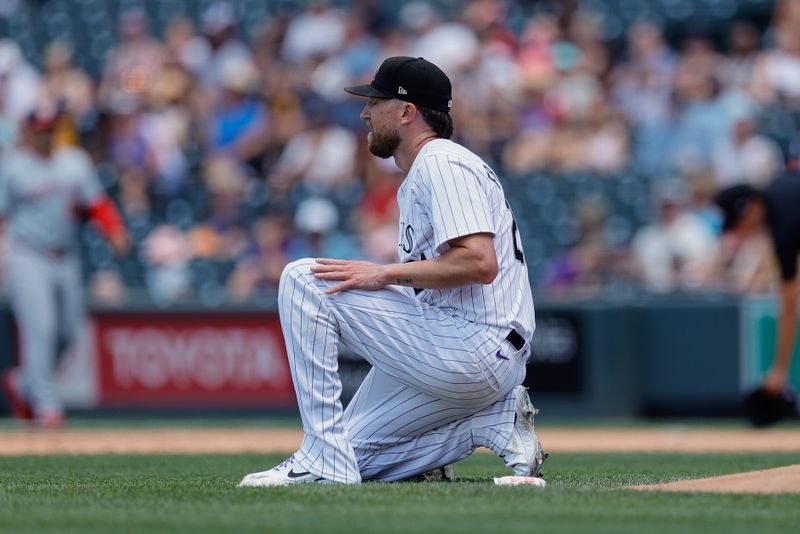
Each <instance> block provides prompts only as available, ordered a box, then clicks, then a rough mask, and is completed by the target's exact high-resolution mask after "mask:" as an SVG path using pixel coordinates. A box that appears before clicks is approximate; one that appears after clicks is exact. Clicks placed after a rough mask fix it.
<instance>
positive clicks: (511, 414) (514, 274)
mask: <svg viewBox="0 0 800 534" xmlns="http://www.w3.org/2000/svg"><path fill="white" fill-rule="evenodd" d="M345 90H346V91H347V92H349V93H352V94H355V95H359V96H362V97H365V98H367V99H368V100H367V102H366V105H365V106H364V109H363V111H362V112H361V118H362V119H364V120H365V121H366V123H367V126H368V127H369V134H368V137H367V140H368V143H369V149H370V152H372V154H374V155H376V156H378V157H381V158H389V157H392V156H393V157H394V159H395V162H396V164H397V166H398V167H399V168H400V169H402V170H403V172H404V173H405V175H406V177H405V180H404V182H403V184H402V185H401V187H400V190H399V192H398V195H397V196H398V203H399V207H400V223H399V226H400V232H399V236H400V237H399V242H398V245H397V247H398V254H399V260H400V262H399V263H396V264H392V265H376V264H373V263H369V262H364V261H347V260H332V259H316V260H313V259H304V260H299V261H296V262H294V263H291V264H289V265H288V266H287V267H286V269H285V270H284V271H283V275H282V277H281V282H280V297H279V299H280V301H279V302H280V304H279V306H280V318H281V325H282V327H283V332H284V336H285V338H286V348H287V351H288V355H289V365H290V367H291V372H292V379H293V380H294V386H295V391H296V394H297V401H298V404H299V406H300V414H301V416H302V420H303V430H304V433H305V435H304V438H303V441H302V444H301V446H300V449H299V450H298V451H297V452H296V453H294V454H293V455H291V456H290V457H289V458H287V459H286V460H285V461H284V462H282V463H281V464H279V465H277V466H275V467H274V468H272V469H270V470H268V471H262V472H258V473H252V474H250V475H247V476H246V477H245V478H244V479H243V480H242V481H241V483H240V484H239V485H240V486H255V487H258V486H282V485H287V484H297V483H324V482H341V483H346V484H357V483H360V482H361V481H364V480H383V481H391V480H402V479H406V478H410V477H414V476H417V475H421V474H425V473H428V472H431V471H439V472H446V473H447V474H448V476H449V474H450V473H451V472H452V471H451V470H449V469H446V468H448V467H449V466H450V465H451V464H452V463H454V462H457V461H459V460H461V459H463V458H466V457H467V456H469V455H470V454H471V453H472V451H473V450H475V448H476V447H488V448H489V449H491V450H492V451H494V452H495V453H496V454H497V455H498V456H500V457H501V458H502V459H503V460H504V461H505V463H506V465H507V466H508V467H510V468H511V469H512V470H513V473H514V474H515V475H517V476H522V477H536V476H537V475H539V474H540V472H541V466H542V461H543V459H544V456H545V455H543V453H542V447H541V445H540V443H539V440H538V439H537V437H536V434H535V432H534V426H533V416H534V415H535V413H536V410H535V408H534V407H533V406H532V405H531V401H530V399H529V397H528V393H527V391H526V389H525V388H524V387H522V386H521V385H520V384H521V383H522V380H523V378H524V376H525V363H526V360H527V358H528V355H529V353H530V341H531V337H532V335H533V331H534V309H533V298H532V294H531V287H530V282H529V278H528V270H527V267H526V265H525V255H524V253H523V250H522V247H521V245H520V237H519V234H518V231H517V225H516V223H515V222H514V217H513V214H512V213H511V209H510V208H509V205H508V203H507V202H506V199H505V196H504V193H503V188H502V187H501V185H500V182H499V180H498V178H497V176H496V175H495V174H494V172H493V171H492V169H491V168H489V166H488V165H486V163H484V162H483V161H482V160H481V159H480V158H479V157H478V156H476V155H475V154H473V153H472V152H470V151H469V150H467V149H465V148H464V147H462V146H460V145H458V144H456V143H454V142H453V141H450V140H449V138H450V137H451V135H452V132H453V122H452V118H451V116H450V114H449V111H450V106H451V104H452V100H451V84H450V80H449V79H448V77H447V76H446V75H445V73H444V72H442V71H441V70H440V69H439V68H438V67H437V66H435V65H433V64H432V63H430V62H428V61H426V60H424V59H422V58H411V57H392V58H389V59H387V60H386V61H384V62H383V64H382V65H381V66H380V68H379V69H378V71H377V73H376V74H375V79H374V80H373V81H372V83H370V84H369V85H364V86H358V87H348V88H346V89H345ZM340 342H341V343H344V344H345V345H347V346H348V347H350V348H351V349H352V350H354V351H355V352H357V353H359V354H361V355H362V356H363V357H364V358H366V359H367V360H368V361H369V363H371V364H372V366H373V369H372V370H371V371H370V373H369V374H368V375H367V377H366V379H365V380H364V383H363V384H362V385H361V387H360V388H359V390H358V392H357V393H356V395H355V397H354V398H353V400H352V402H351V403H350V404H349V405H348V407H347V409H346V410H343V409H342V404H341V402H340V394H341V390H342V386H341V382H340V380H339V375H338V373H337V367H338V363H337V358H338V353H339V352H338V347H339V343H340Z"/></svg>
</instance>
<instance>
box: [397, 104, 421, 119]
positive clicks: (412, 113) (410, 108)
mask: <svg viewBox="0 0 800 534" xmlns="http://www.w3.org/2000/svg"><path fill="white" fill-rule="evenodd" d="M416 115H417V106H415V105H414V104H411V103H410V102H403V111H402V113H401V118H400V122H401V124H408V123H409V122H411V121H413V120H414V117H416Z"/></svg>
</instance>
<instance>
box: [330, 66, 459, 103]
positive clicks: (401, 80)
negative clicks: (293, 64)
mask: <svg viewBox="0 0 800 534" xmlns="http://www.w3.org/2000/svg"><path fill="white" fill-rule="evenodd" d="M344 90H345V91H347V92H348V93H351V94H354V95H358V96H366V97H371V98H397V99H400V100H404V101H405V102H411V103H412V104H416V105H418V106H422V107H426V108H429V109H433V110H436V111H442V112H444V113H447V112H448V111H450V108H451V107H452V106H453V100H452V98H453V96H452V92H453V88H452V85H451V84H450V79H449V78H448V77H447V74H445V73H444V72H442V69H440V68H439V67H437V66H436V65H434V64H433V63H431V62H430V61H427V60H426V59H424V58H421V57H406V56H397V57H390V58H389V59H387V60H386V61H384V62H383V63H382V64H381V66H380V68H378V72H376V73H375V79H374V80H372V83H370V84H369V85H358V86H355V87H345V88H344Z"/></svg>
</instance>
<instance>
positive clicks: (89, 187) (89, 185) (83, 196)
mask: <svg viewBox="0 0 800 534" xmlns="http://www.w3.org/2000/svg"><path fill="white" fill-rule="evenodd" d="M75 159H76V160H77V164H78V165H79V167H80V173H79V175H80V178H79V180H80V181H79V182H78V200H79V202H80V204H81V206H84V207H86V206H89V205H91V204H94V203H96V202H97V201H98V200H100V199H101V198H102V196H103V195H104V194H105V191H103V186H102V184H101V183H100V177H99V176H98V175H97V171H96V170H95V167H94V164H93V163H92V160H91V159H90V158H89V155H88V154H86V153H84V152H80V151H76V152H75Z"/></svg>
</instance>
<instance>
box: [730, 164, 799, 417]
mask: <svg viewBox="0 0 800 534" xmlns="http://www.w3.org/2000/svg"><path fill="white" fill-rule="evenodd" d="M717 204H718V205H719V207H720V208H721V210H722V213H723V217H724V221H723V231H724V232H725V239H726V240H732V241H733V242H734V243H733V246H735V245H736V242H742V241H744V240H746V239H747V238H748V237H749V236H751V235H753V234H754V233H757V232H762V231H765V230H766V231H767V232H768V233H769V235H770V237H771V239H772V244H773V250H774V253H775V258H776V260H777V263H778V266H779V269H780V276H781V284H780V289H779V316H778V330H777V346H776V350H775V358H774V360H773V362H772V365H771V367H770V368H769V370H768V371H767V375H766V377H765V378H764V382H763V384H762V386H761V387H760V388H759V389H758V390H756V392H754V393H753V394H752V395H751V396H750V397H749V398H748V400H747V402H746V406H745V408H746V409H747V410H748V415H749V417H750V419H751V421H752V422H753V423H754V424H756V425H757V426H764V425H767V424H770V423H774V422H776V421H777V420H778V419H781V418H783V417H787V416H792V415H795V414H796V412H797V408H796V405H795V402H796V400H795V399H794V393H793V392H792V391H791V390H790V389H789V388H788V382H789V372H790V370H791V363H792V355H793V353H794V349H795V341H796V338H797V295H798V290H799V289H800V287H799V285H800V282H798V273H797V267H798V260H799V259H800V173H798V172H797V171H791V170H790V171H789V172H787V173H786V174H784V175H782V176H779V177H777V178H775V179H774V180H773V181H772V182H771V183H770V184H769V185H768V186H766V187H765V188H764V189H762V190H758V189H756V188H754V187H753V186H751V185H736V186H733V187H729V188H727V189H724V190H723V191H721V192H720V193H719V195H718V196H717Z"/></svg>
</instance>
